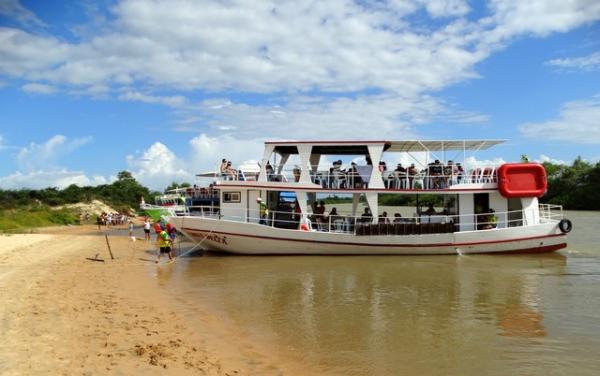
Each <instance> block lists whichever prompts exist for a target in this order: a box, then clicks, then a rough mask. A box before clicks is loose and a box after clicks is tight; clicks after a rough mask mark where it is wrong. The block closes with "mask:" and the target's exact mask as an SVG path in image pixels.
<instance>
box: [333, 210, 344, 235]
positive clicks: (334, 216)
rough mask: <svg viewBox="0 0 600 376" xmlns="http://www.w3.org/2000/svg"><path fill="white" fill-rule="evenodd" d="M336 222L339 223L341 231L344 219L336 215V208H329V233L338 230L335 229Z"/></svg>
mask: <svg viewBox="0 0 600 376" xmlns="http://www.w3.org/2000/svg"><path fill="white" fill-rule="evenodd" d="M336 221H341V222H339V223H340V225H339V226H340V227H341V228H340V229H343V227H344V217H343V216H341V215H340V214H338V212H337V208H336V207H333V208H331V211H330V212H329V223H330V224H331V228H330V229H329V231H331V230H337V229H338V228H337V227H336Z"/></svg>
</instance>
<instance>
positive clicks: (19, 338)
mask: <svg viewBox="0 0 600 376" xmlns="http://www.w3.org/2000/svg"><path fill="white" fill-rule="evenodd" d="M57 232H58V233H57ZM93 232H94V226H88V228H83V226H81V227H75V228H73V229H68V228H65V229H64V230H61V231H55V230H54V231H52V233H51V234H31V235H10V236H0V244H2V245H1V246H0V302H1V304H0V328H1V330H0V374H3V375H4V374H9V375H10V374H14V375H23V374H40V373H44V374H49V373H52V374H69V375H71V374H90V375H91V374H106V373H108V374H123V375H130V374H206V375H238V374H282V371H281V369H280V368H279V367H276V366H274V364H275V362H274V361H273V360H272V359H269V358H268V357H266V356H264V355H262V354H260V353H259V352H258V351H256V350H255V348H254V346H253V345H252V344H250V343H247V342H245V341H244V339H243V335H239V333H237V332H236V330H235V329H234V328H231V327H228V326H227V325H225V324H224V323H223V321H221V320H220V319H219V318H218V317H214V316H213V315H211V314H210V313H209V312H208V311H206V312H199V313H198V315H200V316H201V321H202V322H203V326H202V328H194V330H192V328H189V327H188V326H187V325H186V323H185V322H184V321H183V320H182V319H181V315H180V314H178V309H177V302H176V300H175V299H173V297H172V296H171V294H169V292H168V291H163V290H161V288H160V286H159V284H158V283H157V280H156V273H157V266H155V265H154V262H153V260H154V259H153V256H152V254H151V253H149V251H150V250H151V249H153V245H152V244H149V243H146V242H144V241H137V242H132V241H130V240H129V239H128V238H127V237H125V236H121V237H111V238H110V241H111V246H112V250H113V252H114V254H115V257H116V259H115V260H110V256H109V254H108V252H107V249H106V243H105V239H104V237H103V236H98V235H81V234H83V233H93ZM96 254H100V256H99V257H101V258H104V259H105V260H106V262H94V261H89V260H86V259H85V258H86V257H93V256H94V255H96ZM158 268H168V266H159V267H158Z"/></svg>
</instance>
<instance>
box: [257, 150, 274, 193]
mask: <svg viewBox="0 0 600 376" xmlns="http://www.w3.org/2000/svg"><path fill="white" fill-rule="evenodd" d="M274 149H275V146H274V145H269V144H266V145H265V151H264V153H263V158H262V161H261V162H260V173H259V175H258V181H259V182H265V183H266V182H267V170H266V169H265V167H266V166H267V162H268V161H269V158H271V154H273V150H274Z"/></svg>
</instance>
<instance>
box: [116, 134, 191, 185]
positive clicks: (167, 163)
mask: <svg viewBox="0 0 600 376" xmlns="http://www.w3.org/2000/svg"><path fill="white" fill-rule="evenodd" d="M126 160H127V164H128V166H129V168H130V170H131V172H132V175H133V176H134V177H135V178H136V179H137V180H138V181H140V182H141V183H142V184H146V185H148V186H150V187H152V188H154V189H164V187H166V186H167V185H169V184H170V183H171V182H172V181H178V182H182V181H184V180H185V181H187V182H190V180H192V179H193V177H194V175H193V174H191V173H190V172H188V171H186V170H185V168H183V167H182V166H184V163H183V162H182V161H181V160H180V159H179V158H178V157H177V156H176V155H175V153H174V152H172V151H171V150H170V149H169V148H168V147H167V146H166V145H164V144H162V143H160V142H155V143H154V144H152V145H151V146H150V147H148V149H146V150H144V151H143V152H141V153H137V154H135V155H128V156H127V157H126Z"/></svg>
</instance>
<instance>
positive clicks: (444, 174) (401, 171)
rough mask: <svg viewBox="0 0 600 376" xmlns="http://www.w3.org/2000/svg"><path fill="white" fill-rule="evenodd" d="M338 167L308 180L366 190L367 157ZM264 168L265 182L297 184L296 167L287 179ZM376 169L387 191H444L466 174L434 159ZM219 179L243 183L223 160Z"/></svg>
mask: <svg viewBox="0 0 600 376" xmlns="http://www.w3.org/2000/svg"><path fill="white" fill-rule="evenodd" d="M342 166H343V162H342V160H336V161H333V162H332V164H331V167H330V168H329V169H328V170H326V171H311V172H310V175H311V180H312V182H313V183H316V184H320V185H321V186H322V187H323V188H334V189H364V188H368V187H369V180H370V178H371V172H372V169H373V168H374V167H373V163H372V161H371V159H370V158H369V157H368V156H367V157H365V164H364V165H358V164H357V163H356V162H354V161H352V162H350V164H349V165H348V166H347V167H346V168H342ZM264 167H265V172H266V176H267V181H293V182H299V181H300V175H301V169H300V167H299V166H297V165H296V166H294V167H293V169H292V173H291V176H284V174H283V173H282V172H278V173H276V172H275V168H274V167H273V165H271V163H270V161H267V162H266V164H265V166H264ZM377 168H378V169H379V171H380V173H381V177H382V180H383V183H384V185H385V187H386V188H387V189H447V188H449V187H451V186H452V185H454V184H460V183H461V182H465V181H467V172H466V171H465V168H464V167H463V165H462V164H461V163H455V162H454V161H452V160H448V161H447V162H446V163H443V162H441V161H440V160H439V159H436V160H434V161H433V162H431V163H428V164H427V166H425V167H424V168H418V167H417V166H416V165H415V164H414V163H411V164H410V165H408V166H404V165H403V164H402V163H398V164H396V166H395V167H390V168H388V165H387V163H386V162H385V161H380V162H379V163H378V164H377ZM480 172H483V175H484V177H487V178H488V179H489V180H491V176H486V174H490V175H491V174H492V173H493V170H492V169H483V170H482V169H475V170H473V171H472V172H471V173H472V174H476V173H480ZM219 175H220V177H221V178H223V179H225V180H246V178H245V177H244V173H243V172H242V171H241V170H238V169H236V168H235V167H233V164H232V162H231V161H230V160H228V159H227V158H223V159H222V160H221V164H220V166H219ZM252 175H253V176H252V177H249V178H248V179H249V180H253V179H255V178H257V176H255V175H257V174H252ZM469 178H473V177H469ZM489 180H488V181H489Z"/></svg>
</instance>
